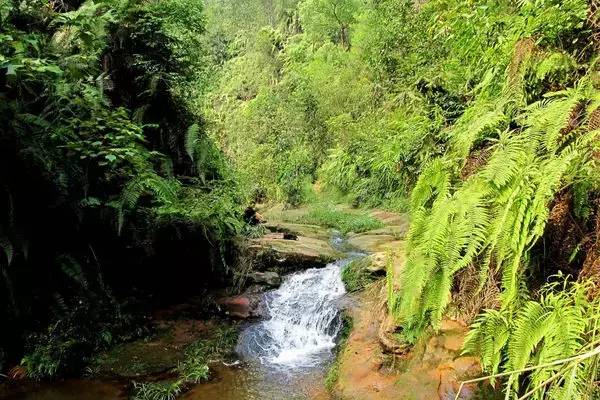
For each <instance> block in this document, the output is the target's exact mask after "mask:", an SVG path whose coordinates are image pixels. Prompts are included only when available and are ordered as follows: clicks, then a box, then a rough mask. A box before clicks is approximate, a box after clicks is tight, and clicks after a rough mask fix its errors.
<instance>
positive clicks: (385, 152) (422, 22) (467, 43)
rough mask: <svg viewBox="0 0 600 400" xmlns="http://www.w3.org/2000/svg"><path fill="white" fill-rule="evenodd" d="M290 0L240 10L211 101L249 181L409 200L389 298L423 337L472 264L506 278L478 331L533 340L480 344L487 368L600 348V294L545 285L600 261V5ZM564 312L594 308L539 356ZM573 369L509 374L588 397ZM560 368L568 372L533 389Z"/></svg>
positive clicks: (486, 280)
mask: <svg viewBox="0 0 600 400" xmlns="http://www.w3.org/2000/svg"><path fill="white" fill-rule="evenodd" d="M257 4H260V5H262V7H267V6H265V4H263V3H261V2H257ZM277 4H279V3H277ZM285 6H287V7H289V10H288V11H286V12H281V9H280V10H279V11H278V12H279V15H278V17H277V18H276V19H275V20H273V19H271V20H269V23H268V24H262V25H261V27H260V28H257V27H256V25H253V26H249V25H244V24H242V25H244V27H245V28H244V29H240V30H239V31H238V35H239V36H238V37H239V38H240V42H237V43H238V44H240V43H241V44H240V45H239V47H236V49H235V53H234V54H233V56H232V57H231V58H230V59H229V60H227V61H226V62H225V63H224V71H223V73H222V74H221V75H220V80H219V84H218V85H216V86H215V87H214V88H213V89H212V90H211V93H210V96H209V98H210V101H209V102H207V104H206V107H207V109H208V111H207V116H208V121H209V125H208V126H209V128H208V130H209V132H210V134H211V136H212V137H213V138H214V139H215V140H216V142H217V143H219V145H220V146H221V147H222V148H223V150H224V152H225V153H226V154H227V155H228V156H229V157H230V158H231V159H232V160H233V162H234V163H235V165H236V166H237V168H238V169H239V170H240V173H241V175H242V177H243V179H242V182H241V183H242V186H243V188H244V190H245V191H246V193H248V194H250V195H252V196H254V197H255V199H257V200H260V199H264V198H265V197H266V198H269V199H276V200H283V201H286V202H288V203H290V204H296V203H299V202H302V201H306V200H307V199H308V200H309V199H311V197H312V194H311V193H310V192H311V190H313V189H316V190H317V191H320V192H321V193H326V194H330V195H334V196H336V197H337V198H343V199H345V200H346V201H347V202H349V203H351V204H353V205H379V206H385V207H391V208H396V209H400V210H408V211H409V212H410V215H411V228H410V232H409V235H408V238H407V250H406V252H407V262H406V266H405V267H404V268H403V269H402V273H401V274H400V276H396V277H392V276H388V280H389V281H390V282H392V281H397V282H395V284H390V285H389V287H390V290H389V298H388V306H389V309H390V311H391V312H392V313H393V314H394V316H395V318H396V320H397V323H398V324H399V325H400V326H401V328H402V331H403V332H402V336H403V337H404V338H406V339H407V340H409V341H411V342H414V341H416V340H417V339H418V338H419V337H421V334H422V333H423V332H424V331H425V330H426V329H428V328H429V327H434V328H436V327H437V326H438V325H439V323H440V321H441V319H442V318H443V316H444V314H445V312H446V310H447V308H448V306H449V305H450V303H451V301H452V300H453V298H454V297H453V291H454V290H456V289H457V286H458V285H457V279H459V277H460V276H463V275H464V274H463V275H461V274H462V272H463V271H464V270H465V269H466V267H470V268H474V270H475V271H478V275H479V277H478V278H479V279H478V285H477V284H475V288H473V287H472V286H471V288H470V290H472V293H469V294H467V297H474V296H477V295H478V293H479V291H482V290H486V288H489V287H494V288H496V291H499V292H500V298H499V299H498V300H499V301H498V302H497V304H500V309H499V310H494V311H489V312H487V313H486V314H484V315H483V316H482V317H481V318H480V319H479V320H478V321H479V322H478V323H477V324H476V325H475V326H474V331H473V332H480V333H479V335H487V336H493V337H496V336H498V335H501V334H502V332H504V330H503V329H504V328H502V329H500V328H498V329H499V331H497V332H495V333H494V334H493V335H492V331H494V330H495V329H496V325H494V324H495V323H496V322H497V320H498V319H497V318H495V316H496V315H498V316H499V318H501V319H502V321H504V322H503V323H505V325H506V326H507V327H508V328H507V331H511V332H513V331H514V332H519V329H522V330H523V331H521V334H523V337H525V336H526V335H527V334H529V339H530V340H533V341H534V342H531V344H530V346H529V347H528V348H523V347H522V346H517V347H515V348H514V351H515V353H514V354H513V355H512V356H507V355H506V354H507V353H506V351H508V352H510V351H511V346H512V345H511V344H510V343H511V342H512V341H513V339H509V338H508V337H507V338H506V343H509V344H508V350H506V349H505V346H504V345H501V346H496V347H493V348H491V349H490V348H489V346H488V347H486V348H481V347H477V346H474V347H473V346H472V350H474V352H476V353H480V355H482V356H483V357H484V366H485V367H486V368H488V369H489V370H490V372H495V371H498V370H510V369H514V368H522V367H526V366H530V365H532V364H538V363H541V362H546V361H552V360H556V359H558V358H561V357H567V356H573V355H575V354H576V353H578V352H584V351H588V350H590V349H589V348H586V345H588V344H589V346H595V345H596V344H590V340H588V338H587V336H585V335H587V334H588V330H586V329H585V327H586V326H587V327H589V326H590V325H589V324H591V323H593V322H590V321H594V318H595V317H594V315H596V314H597V312H596V311H595V307H597V305H596V303H595V302H591V303H589V304H582V303H581V302H579V301H578V300H574V299H575V298H579V297H578V296H579V294H580V293H581V290H584V289H577V290H579V291H578V292H577V293H579V294H577V295H575V294H573V293H572V292H571V291H570V289H569V290H567V289H565V288H563V287H558V286H556V285H552V286H544V289H542V291H541V292H540V293H539V294H538V293H537V289H539V288H540V287H541V286H542V285H543V283H544V282H546V281H547V280H548V279H549V276H551V275H552V274H555V273H557V272H558V271H559V270H561V269H564V268H566V269H567V271H568V272H570V273H574V274H579V273H580V271H582V267H584V261H585V265H586V266H587V268H589V267H590V265H593V266H595V265H596V264H597V259H595V258H594V257H596V256H595V254H596V252H597V248H596V247H597V245H592V243H593V242H594V240H595V238H596V237H597V231H596V228H595V227H594V217H595V216H596V215H597V199H598V194H599V191H600V182H599V181H598V177H599V176H600V174H598V165H597V160H598V156H597V154H598V153H597V152H598V145H597V143H598V140H597V133H598V131H597V129H598V128H600V123H599V122H600V120H599V115H600V114H599V113H600V111H599V110H600V109H599V108H598V107H599V106H600V103H599V100H600V97H599V93H600V92H599V90H598V89H599V84H600V81H599V75H598V74H599V72H598V66H597V53H596V50H597V48H598V43H597V42H596V40H595V38H597V29H598V21H597V16H596V15H595V12H596V11H595V10H596V9H595V8H594V7H596V6H595V5H593V4H591V5H590V4H588V2H587V1H584V0H569V1H555V0H536V1H534V0H521V1H514V2H513V1H482V2H471V1H461V0H432V1H426V2H412V1H403V0H382V1H374V0H373V1H366V2H354V1H352V0H319V1H312V0H304V1H299V2H298V4H297V7H293V6H292V5H290V4H286V5H285ZM283 8H284V9H285V7H283ZM257 9H260V6H258V8H257ZM276 14H277V13H276ZM253 20H254V21H256V20H257V19H253ZM241 32H243V33H241ZM311 183H312V184H313V185H312V187H311ZM565 199H566V200H565ZM561 207H562V208H561ZM553 210H554V211H553ZM561 210H562V214H561ZM552 213H554V214H552ZM565 213H566V215H567V217H565V218H566V219H563V220H560V219H556V220H554V221H550V219H551V217H552V218H558V216H559V215H563V214H565ZM551 214H552V215H551ZM316 219H319V220H321V221H325V220H327V219H328V218H327V217H326V216H324V215H323V216H320V217H319V218H316ZM561 229H562V230H561ZM553 232H561V233H560V234H559V236H558V237H552V235H553V234H554V235H556V233H553ZM574 232H575V233H574ZM560 235H562V236H560ZM557 243H559V244H561V246H560V247H557V248H547V247H546V246H556V244H557ZM561 252H563V253H564V252H566V254H561ZM593 268H595V269H594V270H593V273H595V274H597V268H596V267H593ZM584 269H585V268H584ZM470 270H471V269H470ZM592 275H593V274H592ZM589 276H590V274H589V271H586V273H582V275H581V279H582V280H583V279H584V278H585V277H589ZM463 278H464V276H463ZM573 278H577V276H574V277H573ZM592 278H594V279H596V281H598V280H597V277H595V276H592ZM578 285H579V284H575V286H576V287H580V286H578ZM581 285H583V286H581V287H585V288H587V289H586V290H588V291H590V290H591V289H590V287H589V286H587V284H583V283H582V284H581ZM467 286H468V285H466V286H465V287H467ZM394 288H402V289H401V290H397V289H394ZM577 290H576V291H577ZM526 298H529V299H530V300H526ZM479 306H480V307H485V306H486V304H480V305H479ZM458 307H459V308H460V304H458ZM536 307H537V309H545V310H547V311H540V312H541V313H543V315H544V316H545V317H544V318H538V319H534V320H533V321H532V322H531V325H530V326H528V327H523V328H518V327H519V326H521V325H523V322H524V321H525V320H526V319H528V318H527V317H524V316H523V315H524V314H526V313H527V312H529V311H531V310H533V309H534V308H536ZM554 309H557V310H558V311H557V312H565V313H572V314H573V315H576V316H577V317H578V318H579V320H580V321H585V322H581V323H580V324H578V323H574V325H573V326H574V327H573V329H576V327H582V328H581V329H583V330H584V331H585V333H584V331H581V332H579V331H578V332H576V334H574V336H573V342H571V343H570V344H565V346H564V347H562V348H561V351H560V352H558V351H557V352H550V353H543V354H540V353H539V352H540V351H542V350H540V349H541V348H544V344H546V343H547V345H548V346H549V348H550V347H551V348H553V346H554V345H553V344H552V340H553V337H550V336H547V335H546V336H544V334H543V332H546V331H547V330H552V329H554V327H555V324H554V323H553V321H554V320H553V319H548V318H550V317H548V318H546V317H547V316H548V315H551V314H552V312H553V311H551V310H554ZM538 311H539V310H538ZM561 315H562V314H561ZM552 318H557V319H558V318H560V317H552ZM486 321H488V322H486ZM588 322H589V323H588ZM487 324H490V325H489V326H490V327H491V328H489V329H488V328H487V327H488V325H487ZM513 327H514V328H515V329H513ZM484 329H485V330H484ZM527 330H528V331H527ZM533 331H535V332H537V333H539V335H537V336H536V335H533V334H532V332H533ZM481 332H485V333H481ZM523 332H525V333H523ZM473 335H474V336H473V337H477V335H478V334H477V333H473ZM578 335H579V336H578ZM501 337H504V336H501ZM474 340H475V339H474ZM565 340H567V338H565ZM514 341H518V338H515V339H514ZM591 342H593V339H592V340H591ZM574 343H577V346H575V345H574ZM594 343H595V342H594ZM556 345H557V346H561V344H556ZM519 352H520V353H519ZM542 352H543V351H542ZM515 359H519V360H520V361H519V362H515V361H514V360H515ZM490 360H493V362H492V361H490ZM590 362H591V363H592V364H594V365H595V362H596V361H595V359H594V361H590ZM572 366H573V364H568V366H562V365H561V366H560V367H556V368H555V369H552V370H551V371H550V372H549V370H548V369H541V370H539V371H537V370H536V372H531V373H524V374H522V376H520V377H518V378H517V377H516V376H515V377H511V378H510V382H509V384H508V386H507V388H508V390H507V393H508V394H507V396H508V397H507V398H510V396H512V395H517V396H521V395H525V394H527V396H532V395H534V396H538V398H542V397H543V396H544V393H553V394H552V396H554V398H573V397H570V396H571V395H572V394H573V393H575V392H573V391H572V390H575V389H573V387H574V386H573V385H575V386H577V390H581V389H582V388H581V387H579V386H578V385H579V383H580V382H583V381H585V380H589V379H590V376H591V375H590V374H592V375H593V374H596V372H595V371H596V370H595V369H587V367H585V368H584V367H583V366H581V365H579V364H577V366H575V367H572ZM563 367H564V368H567V369H566V370H562V371H563V372H565V371H568V373H569V374H570V375H569V376H568V377H567V376H566V375H565V374H559V375H557V377H556V378H555V379H553V380H551V382H549V383H548V384H546V385H544V386H543V387H536V385H538V384H539V383H541V382H543V381H545V380H546V379H547V378H549V377H550V376H551V375H552V374H553V373H556V372H558V371H559V370H560V369H561V368H563ZM552 376H553V375H552ZM594 376H595V375H594ZM524 381H525V382H526V384H524ZM574 382H575V383H574ZM531 389H535V390H534V392H533V393H527V391H528V390H531ZM580 393H583V392H581V391H580ZM561 396H562V397H561Z"/></svg>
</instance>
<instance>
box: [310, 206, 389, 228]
mask: <svg viewBox="0 0 600 400" xmlns="http://www.w3.org/2000/svg"><path fill="white" fill-rule="evenodd" d="M300 222H302V223H306V224H312V225H320V226H325V227H328V228H333V229H336V230H338V231H340V232H341V233H344V234H345V233H349V232H354V233H360V232H364V231H369V230H372V229H377V228H381V227H382V226H383V223H382V222H381V221H379V220H378V219H377V218H374V217H372V216H370V215H365V214H361V213H358V212H351V211H342V210H339V209H337V208H335V207H334V206H330V205H316V206H315V207H313V208H311V210H310V211H309V213H308V214H307V215H305V216H303V217H302V218H300Z"/></svg>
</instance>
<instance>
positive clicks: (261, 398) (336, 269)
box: [0, 237, 362, 400]
mask: <svg viewBox="0 0 600 400" xmlns="http://www.w3.org/2000/svg"><path fill="white" fill-rule="evenodd" d="M332 245H333V246H334V247H336V248H337V249H338V250H345V251H346V255H347V257H346V258H344V259H342V260H339V261H336V262H333V263H330V264H328V265H326V266H325V267H323V268H309V269H306V270H302V271H298V272H295V273H292V274H289V275H287V276H285V277H284V279H283V282H282V284H281V286H280V287H279V288H277V289H274V290H270V291H268V292H265V293H264V294H263V295H262V299H261V304H260V307H261V309H262V311H263V315H265V318H264V319H262V320H259V321H252V322H249V323H248V324H247V325H245V326H243V327H242V329H241V331H240V335H239V339H238V343H237V346H236V354H237V356H238V358H239V360H237V361H235V362H234V363H233V364H232V365H225V364H222V363H219V364H217V365H212V366H211V370H212V375H213V378H212V379H211V380H210V381H209V382H207V383H202V384H199V385H196V386H195V387H193V388H192V389H191V390H190V391H188V392H186V393H185V394H184V395H182V396H180V397H179V398H181V399H186V400H204V399H218V400H296V399H314V398H319V399H327V398H328V396H327V395H326V392H325V390H324V379H325V375H326V372H327V369H328V367H329V365H330V364H331V362H332V361H333V359H334V355H335V347H336V342H337V338H338V336H339V333H340V331H341V329H342V325H343V321H342V316H341V311H340V310H341V301H342V299H343V297H344V294H345V293H346V290H345V288H344V284H343V282H342V279H341V271H342V268H343V267H344V266H345V265H346V264H348V263H349V262H350V261H352V260H353V259H355V258H357V257H360V256H362V254H360V253H352V252H348V251H347V250H348V249H346V248H345V242H344V241H343V239H341V238H340V237H334V238H333V239H332ZM0 397H2V396H0ZM8 398H10V399H27V400H71V399H73V400H74V399H78V400H82V399H83V400H85V399H94V400H108V399H123V398H126V397H124V388H123V384H122V383H121V384H119V383H116V382H106V381H99V380H85V379H80V380H67V381H63V382H55V383H52V384H40V385H37V386H36V387H35V389H33V390H27V391H25V392H21V393H18V394H16V395H13V396H11V397H8Z"/></svg>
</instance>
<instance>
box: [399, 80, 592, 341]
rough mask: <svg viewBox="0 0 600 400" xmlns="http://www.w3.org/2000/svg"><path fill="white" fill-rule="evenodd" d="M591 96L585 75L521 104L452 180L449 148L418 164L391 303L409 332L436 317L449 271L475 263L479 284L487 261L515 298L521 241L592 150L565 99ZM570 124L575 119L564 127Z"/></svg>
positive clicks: (523, 256) (523, 259) (526, 244)
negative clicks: (469, 168)
mask: <svg viewBox="0 0 600 400" xmlns="http://www.w3.org/2000/svg"><path fill="white" fill-rule="evenodd" d="M594 96H595V92H594V90H593V88H592V87H591V85H589V84H588V83H587V82H586V80H583V81H582V83H581V84H580V85H579V86H578V87H577V88H576V89H573V90H567V91H563V92H559V93H556V94H554V95H552V96H549V97H548V98H547V99H544V100H542V101H540V102H538V103H536V104H533V105H531V106H529V107H527V108H525V109H524V110H523V111H522V113H521V115H520V116H519V117H518V118H517V121H520V122H521V123H522V124H523V125H522V126H520V127H519V128H517V129H513V130H507V131H504V132H500V133H499V136H498V138H497V139H495V144H493V146H492V147H491V148H490V151H491V156H490V157H489V160H488V161H487V163H486V165H485V166H484V167H483V168H481V169H480V170H479V171H477V172H476V173H475V174H474V175H473V176H471V177H470V178H469V179H468V180H466V181H465V182H460V181H456V178H455V177H456V176H457V172H456V170H455V169H453V168H451V167H449V166H451V165H452V163H451V161H450V160H452V159H453V157H454V155H453V153H452V152H449V153H448V154H447V155H446V156H444V157H441V158H438V159H435V160H433V161H432V162H430V163H429V164H428V166H427V167H426V168H425V169H424V170H423V172H422V174H421V175H420V177H419V180H418V181H417V183H416V185H415V188H414V190H413V192H412V196H411V207H412V214H413V218H412V224H411V228H410V231H409V234H408V246H407V252H408V257H407V263H406V268H405V269H404V270H403V273H402V275H401V276H400V277H399V279H400V287H402V292H401V293H400V301H399V303H398V305H397V307H396V308H395V310H394V313H395V315H396V318H397V319H398V321H399V322H400V323H401V324H402V325H403V327H404V330H405V333H406V336H407V337H408V338H412V339H413V340H414V339H415V338H416V337H418V335H419V333H420V332H421V330H422V329H424V328H425V327H426V326H428V325H430V324H432V325H433V326H437V325H438V324H439V322H440V320H441V318H442V315H443V311H444V310H445V308H446V307H447V305H448V303H449V299H450V290H451V287H452V282H453V277H454V274H456V272H458V271H460V270H461V269H463V268H465V267H466V266H468V265H471V264H476V265H478V266H479V267H480V277H481V282H480V287H483V285H484V283H485V279H487V277H488V269H489V267H490V265H494V267H495V268H497V269H499V270H500V271H501V275H502V287H503V291H502V294H501V300H502V304H503V306H504V307H508V306H509V305H510V304H511V303H513V302H514V301H517V300H518V298H519V293H520V291H521V290H522V280H521V276H522V275H523V273H524V270H525V268H526V266H527V261H528V251H529V249H530V248H531V246H533V245H534V244H535V243H536V242H537V240H538V239H539V238H540V237H541V235H542V234H543V232H544V228H545V225H546V222H547V219H548V213H549V210H548V204H549V203H550V202H551V200H552V199H553V198H554V195H555V194H556V193H557V192H558V191H559V190H560V189H562V188H563V187H565V186H567V185H569V184H570V183H572V182H573V180H574V177H575V175H577V174H578V172H577V171H579V170H580V169H581V168H584V167H585V165H586V164H587V163H588V162H590V160H591V156H590V154H591V149H592V147H593V145H592V143H593V141H594V140H595V138H596V133H595V131H588V130H587V129H585V128H584V126H585V115H586V114H585V113H582V114H581V115H578V116H577V118H575V122H574V120H573V109H574V108H576V109H579V107H581V104H584V103H587V102H589V100H588V99H593V98H594ZM465 118H467V117H465ZM477 126H487V125H485V124H483V123H482V124H480V125H477V124H476V125H475V127H476V129H475V130H477V131H478V130H479V129H480V128H478V127H477ZM568 126H573V129H571V130H570V131H569V132H566V131H565V127H568ZM457 129H458V128H457ZM456 132H458V134H461V135H462V134H463V133H461V132H462V130H460V129H458V130H456ZM565 132H566V133H565ZM477 135H478V134H477ZM477 135H475V136H477ZM475 136H473V137H475ZM471 142H472V139H468V140H467V141H466V142H456V143H457V144H458V143H462V145H460V146H459V147H458V149H459V151H460V149H461V146H463V147H462V149H463V151H468V149H469V148H470V147H469V146H470V145H469V144H468V143H471Z"/></svg>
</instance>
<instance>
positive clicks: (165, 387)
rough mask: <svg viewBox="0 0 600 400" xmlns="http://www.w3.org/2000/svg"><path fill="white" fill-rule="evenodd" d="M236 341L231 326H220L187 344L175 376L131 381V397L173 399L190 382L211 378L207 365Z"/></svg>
mask: <svg viewBox="0 0 600 400" xmlns="http://www.w3.org/2000/svg"><path fill="white" fill-rule="evenodd" d="M236 341H237V330H236V329H235V328H234V327H220V328H218V329H216V330H215V331H214V332H213V333H212V334H211V336H210V337H209V338H207V339H199V340H197V341H195V342H194V343H191V344H190V345H188V346H187V347H186V349H185V352H184V353H185V354H184V358H183V360H182V361H181V362H180V363H179V364H178V366H177V368H176V371H175V372H176V375H177V377H176V378H175V379H170V380H164V381H158V382H134V388H133V389H134V390H133V395H132V399H134V400H173V399H175V398H176V397H177V396H178V395H179V394H181V393H183V392H184V391H185V390H187V389H188V388H189V387H190V386H191V385H194V384H197V383H200V382H202V381H206V380H208V379H209V378H210V368H209V364H210V363H211V362H217V361H219V360H222V359H223V357H225V356H226V355H227V354H229V353H231V351H232V349H233V347H234V346H235V343H236Z"/></svg>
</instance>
